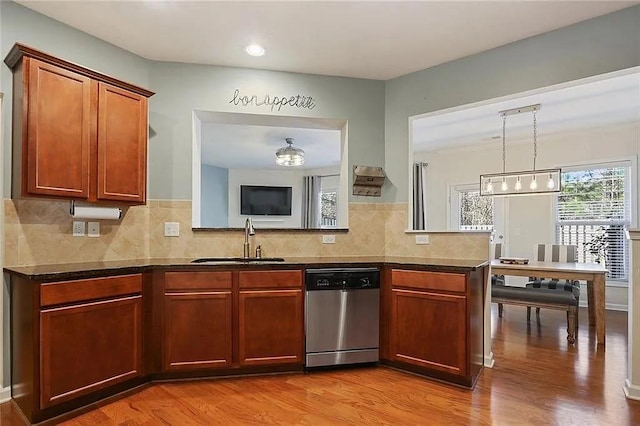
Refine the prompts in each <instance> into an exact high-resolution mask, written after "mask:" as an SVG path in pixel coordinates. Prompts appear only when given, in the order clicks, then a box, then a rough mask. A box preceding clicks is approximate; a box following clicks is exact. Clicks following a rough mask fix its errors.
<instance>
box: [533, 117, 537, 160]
mask: <svg viewBox="0 0 640 426" xmlns="http://www.w3.org/2000/svg"><path fill="white" fill-rule="evenodd" d="M537 112H538V110H537V109H534V110H533V170H534V171H535V170H536V157H537V156H538V120H537V118H536V117H537Z"/></svg>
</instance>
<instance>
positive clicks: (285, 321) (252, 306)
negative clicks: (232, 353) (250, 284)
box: [238, 289, 303, 365]
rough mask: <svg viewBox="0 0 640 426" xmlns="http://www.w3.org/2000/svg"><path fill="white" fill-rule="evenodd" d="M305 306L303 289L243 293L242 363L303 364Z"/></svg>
mask: <svg viewBox="0 0 640 426" xmlns="http://www.w3.org/2000/svg"><path fill="white" fill-rule="evenodd" d="M302 306H303V300H302V289H296V290H256V291H240V304H239V308H240V309H239V329H240V333H239V345H238V346H239V360H240V364H241V365H265V364H288V363H300V364H301V363H302V345H303V338H302V326H301V325H302V323H303V318H302Z"/></svg>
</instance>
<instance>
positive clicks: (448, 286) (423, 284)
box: [391, 269, 467, 293]
mask: <svg viewBox="0 0 640 426" xmlns="http://www.w3.org/2000/svg"><path fill="white" fill-rule="evenodd" d="M391 285H394V286H401V287H407V288H416V289H424V290H441V291H455V292H460V293H464V292H465V291H466V288H467V286H466V278H465V275H464V274H456V273H451V272H428V271H406V270H401V269H392V270H391Z"/></svg>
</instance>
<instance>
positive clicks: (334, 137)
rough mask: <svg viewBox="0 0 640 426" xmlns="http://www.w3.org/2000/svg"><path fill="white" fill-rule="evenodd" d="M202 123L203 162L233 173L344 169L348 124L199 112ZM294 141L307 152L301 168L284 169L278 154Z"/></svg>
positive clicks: (308, 119) (296, 118)
mask: <svg viewBox="0 0 640 426" xmlns="http://www.w3.org/2000/svg"><path fill="white" fill-rule="evenodd" d="M196 116H197V117H198V120H199V121H200V123H201V124H200V129H201V136H200V141H201V149H200V156H201V158H200V162H201V163H203V164H209V165H212V166H216V167H224V168H229V169H237V168H241V169H246V168H254V169H278V170H285V169H289V170H294V169H295V170H300V169H304V170H307V169H314V168H323V167H332V168H335V169H336V171H337V170H338V167H339V165H340V145H341V131H340V130H339V129H341V128H342V127H343V126H344V123H345V122H344V120H332V119H315V118H314V119H312V118H303V117H285V116H277V117H274V116H267V115H259V114H233V113H219V112H211V111H196ZM285 138H293V139H294V142H293V146H294V147H296V148H300V149H302V150H303V151H304V152H305V162H304V165H303V166H301V167H295V168H284V167H283V166H278V165H277V164H276V162H275V159H276V156H275V154H276V151H277V150H278V148H282V147H284V146H286V145H287V143H286V142H285Z"/></svg>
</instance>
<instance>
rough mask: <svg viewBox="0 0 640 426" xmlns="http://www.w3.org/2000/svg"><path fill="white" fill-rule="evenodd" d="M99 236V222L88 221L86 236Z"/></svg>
mask: <svg viewBox="0 0 640 426" xmlns="http://www.w3.org/2000/svg"><path fill="white" fill-rule="evenodd" d="M99 236H100V222H88V223H87V237H93V238H96V237H99Z"/></svg>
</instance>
